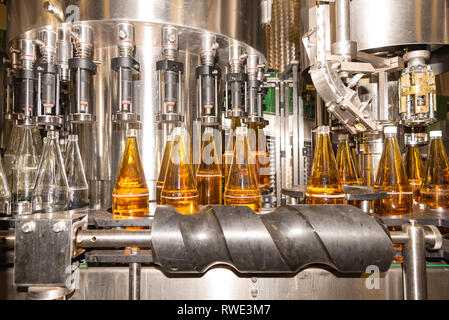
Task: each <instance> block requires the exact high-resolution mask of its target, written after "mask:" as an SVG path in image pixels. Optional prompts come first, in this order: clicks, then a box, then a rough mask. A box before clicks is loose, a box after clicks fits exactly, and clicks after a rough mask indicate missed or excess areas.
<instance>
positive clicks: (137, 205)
mask: <svg viewBox="0 0 449 320" xmlns="http://www.w3.org/2000/svg"><path fill="white" fill-rule="evenodd" d="M136 136H137V132H136V130H135V129H131V130H129V131H128V132H127V139H126V146H125V150H124V151H123V155H122V160H121V161H120V167H119V170H118V175H117V182H116V184H115V187H114V191H113V192H112V213H113V214H114V216H115V217H116V218H123V217H143V216H144V215H146V214H148V213H149V192H148V186H147V182H146V180H145V173H144V171H143V166H142V161H141V158H140V152H139V146H138V145H137V138H136Z"/></svg>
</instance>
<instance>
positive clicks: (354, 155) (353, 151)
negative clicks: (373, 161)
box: [349, 146, 363, 185]
mask: <svg viewBox="0 0 449 320" xmlns="http://www.w3.org/2000/svg"><path fill="white" fill-rule="evenodd" d="M349 147H350V149H351V156H352V161H353V162H354V167H355V172H356V174H357V177H358V178H359V184H360V185H363V176H362V173H361V172H360V166H359V159H358V158H357V152H356V146H349Z"/></svg>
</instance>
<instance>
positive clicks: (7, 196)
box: [0, 161, 11, 216]
mask: <svg viewBox="0 0 449 320" xmlns="http://www.w3.org/2000/svg"><path fill="white" fill-rule="evenodd" d="M10 214H11V192H10V190H9V186H8V181H7V179H6V174H5V171H4V170H3V165H2V163H1V161H0V215H7V216H9V215H10Z"/></svg>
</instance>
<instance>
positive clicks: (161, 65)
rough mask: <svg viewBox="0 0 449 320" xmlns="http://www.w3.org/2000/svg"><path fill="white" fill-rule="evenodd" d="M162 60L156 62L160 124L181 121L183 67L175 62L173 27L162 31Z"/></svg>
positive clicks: (175, 47) (174, 33) (175, 30)
mask: <svg viewBox="0 0 449 320" xmlns="http://www.w3.org/2000/svg"><path fill="white" fill-rule="evenodd" d="M161 39H162V41H161V45H162V60H159V61H158V62H156V70H157V72H158V80H159V92H160V96H159V114H160V121H162V122H177V121H182V116H181V113H182V112H181V110H180V101H182V89H181V83H182V81H181V78H182V73H183V72H184V65H183V64H182V63H181V62H178V61H176V59H177V55H178V30H177V29H176V28H174V27H164V28H163V29H162V38H161Z"/></svg>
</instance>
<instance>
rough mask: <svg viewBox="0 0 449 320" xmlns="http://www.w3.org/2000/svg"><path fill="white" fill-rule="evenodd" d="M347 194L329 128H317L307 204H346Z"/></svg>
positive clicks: (307, 190)
mask: <svg viewBox="0 0 449 320" xmlns="http://www.w3.org/2000/svg"><path fill="white" fill-rule="evenodd" d="M344 201H345V194H344V190H343V187H342V185H341V182H340V177H339V175H338V170H337V164H336V162H335V157H334V153H333V151H332V145H331V140H330V136H329V127H328V126H321V127H318V128H317V146H316V149H315V155H314V157H313V164H312V170H311V174H310V178H309V183H308V185H307V189H306V203H307V204H344Z"/></svg>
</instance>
